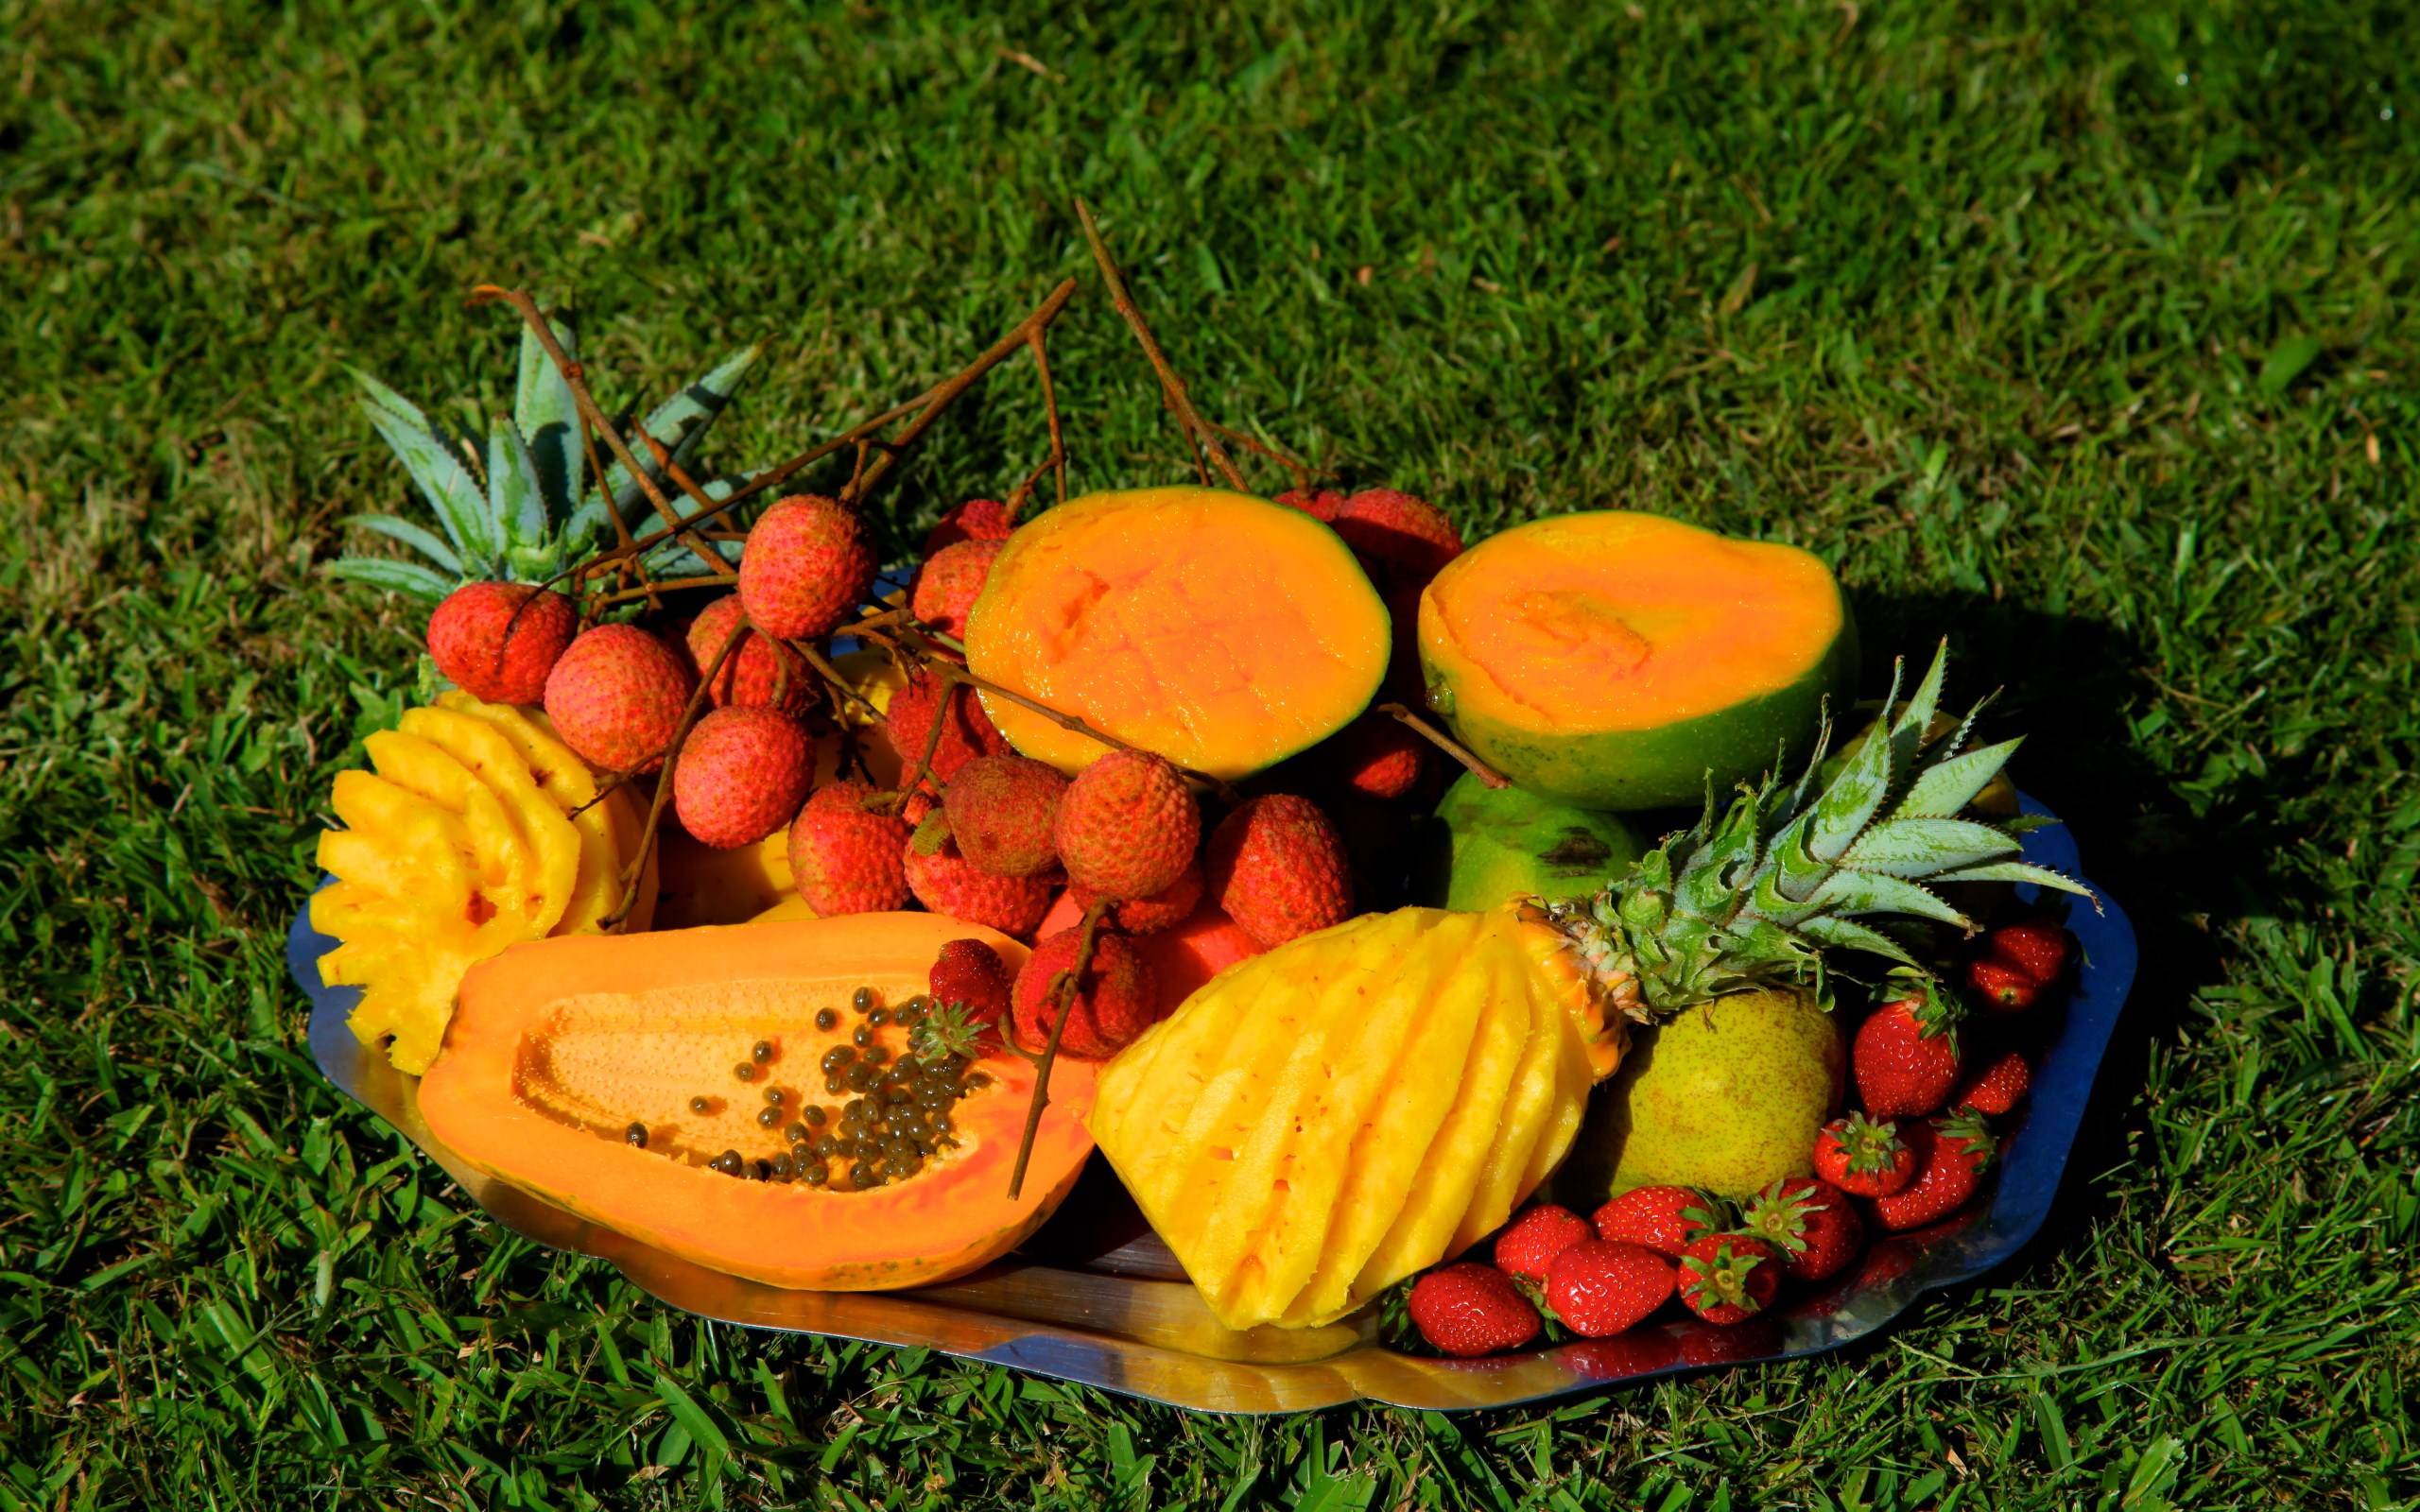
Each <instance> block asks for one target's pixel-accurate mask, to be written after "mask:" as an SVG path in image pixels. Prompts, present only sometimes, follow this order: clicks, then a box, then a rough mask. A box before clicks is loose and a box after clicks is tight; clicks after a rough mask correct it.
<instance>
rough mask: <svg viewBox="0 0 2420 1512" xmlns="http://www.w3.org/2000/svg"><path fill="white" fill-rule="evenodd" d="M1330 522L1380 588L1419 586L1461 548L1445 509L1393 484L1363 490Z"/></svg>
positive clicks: (1460, 538) (1435, 573) (1458, 552)
mask: <svg viewBox="0 0 2420 1512" xmlns="http://www.w3.org/2000/svg"><path fill="white" fill-rule="evenodd" d="M1332 523H1333V524H1335V526H1336V533H1337V534H1338V535H1340V536H1342V537H1343V538H1344V543H1345V544H1346V545H1348V546H1351V547H1352V548H1353V553H1354V555H1355V556H1357V557H1359V558H1361V563H1362V566H1363V567H1364V568H1365V569H1367V570H1368V572H1369V574H1370V576H1372V577H1373V578H1374V579H1376V580H1377V582H1378V586H1379V587H1381V588H1387V589H1392V588H1401V587H1409V588H1415V589H1416V588H1420V587H1423V586H1425V585H1426V583H1427V581H1428V580H1429V579H1430V578H1432V577H1434V576H1437V574H1438V572H1439V571H1440V570H1441V569H1443V567H1444V565H1445V564H1446V563H1447V562H1449V561H1452V560H1453V559H1454V558H1456V557H1459V556H1461V552H1462V533H1461V531H1460V530H1458V529H1456V528H1455V527H1454V522H1453V521H1451V520H1450V519H1447V518H1446V516H1445V511H1444V510H1443V509H1440V508H1438V507H1436V506H1435V505H1433V504H1430V503H1428V502H1427V501H1426V500H1425V499H1418V498H1414V497H1413V496H1412V495H1410V494H1409V493H1405V492H1402V491H1400V490H1395V489H1363V490H1361V491H1360V492H1358V493H1357V494H1355V495H1353V496H1352V497H1351V498H1349V499H1347V500H1345V501H1344V502H1343V503H1342V504H1341V505H1339V506H1338V507H1337V510H1336V519H1335V520H1334V521H1333V522H1332Z"/></svg>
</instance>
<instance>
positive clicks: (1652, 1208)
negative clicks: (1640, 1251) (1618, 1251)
mask: <svg viewBox="0 0 2420 1512" xmlns="http://www.w3.org/2000/svg"><path fill="white" fill-rule="evenodd" d="M1716 1206H1717V1204H1716V1203H1715V1200H1714V1199H1713V1198H1711V1197H1709V1196H1707V1195H1706V1194H1704V1193H1703V1192H1699V1191H1696V1190H1694V1189H1692V1188H1689V1187H1634V1188H1632V1189H1631V1190H1630V1191H1628V1192H1625V1193H1623V1194H1621V1195H1620V1196H1618V1197H1616V1198H1615V1199H1614V1200H1613V1201H1611V1202H1608V1203H1606V1204H1605V1205H1604V1206H1603V1207H1601V1208H1599V1209H1598V1210H1597V1216H1596V1218H1595V1220H1594V1221H1595V1223H1596V1225H1597V1237H1598V1238H1599V1239H1606V1240H1613V1241H1616V1242H1618V1243H1621V1244H1629V1245H1644V1246H1647V1247H1648V1248H1650V1249H1651V1250H1653V1251H1655V1252H1656V1253H1657V1254H1659V1255H1668V1256H1670V1257H1671V1258H1672V1259H1674V1260H1678V1259H1680V1258H1681V1255H1682V1253H1683V1252H1684V1251H1685V1250H1686V1249H1687V1248H1688V1247H1689V1241H1690V1240H1692V1239H1695V1238H1696V1237H1697V1236H1698V1235H1700V1234H1702V1233H1705V1232H1708V1231H1709V1230H1712V1229H1720V1228H1721V1227H1722V1225H1721V1223H1720V1221H1719V1219H1718V1215H1717V1213H1716V1211H1715V1210H1716Z"/></svg>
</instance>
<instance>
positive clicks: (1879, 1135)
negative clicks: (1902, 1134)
mask: <svg viewBox="0 0 2420 1512" xmlns="http://www.w3.org/2000/svg"><path fill="white" fill-rule="evenodd" d="M1835 1138H1836V1139H1837V1140H1838V1141H1839V1143H1840V1146H1841V1156H1842V1157H1843V1158H1844V1159H1845V1160H1847V1162H1848V1169H1849V1174H1850V1175H1852V1176H1883V1175H1887V1174H1889V1172H1890V1171H1891V1170H1892V1168H1893V1166H1894V1165H1896V1164H1897V1162H1898V1159H1899V1153H1900V1152H1901V1151H1902V1150H1905V1149H1906V1148H1907V1145H1906V1144H1905V1143H1902V1142H1901V1140H1900V1138H1899V1125H1896V1124H1893V1123H1891V1122H1890V1121H1888V1120H1884V1121H1883V1122H1881V1123H1876V1122H1875V1121H1874V1120H1873V1119H1870V1118H1868V1117H1866V1116H1865V1115H1864V1114H1863V1113H1851V1114H1849V1115H1848V1117H1847V1118H1845V1119H1843V1120H1842V1121H1841V1127H1840V1128H1839V1130H1838V1131H1837V1132H1836V1135H1835Z"/></svg>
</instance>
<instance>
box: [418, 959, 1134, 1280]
mask: <svg viewBox="0 0 2420 1512" xmlns="http://www.w3.org/2000/svg"><path fill="white" fill-rule="evenodd" d="M954 939H979V940H982V941H983V942H984V943H985V944H987V945H990V946H991V947H992V948H993V949H994V950H995V951H997V952H999V954H1000V957H1001V959H1002V960H1003V961H1004V962H1005V963H1006V964H1007V965H1008V967H1009V969H1010V970H1011V971H1015V970H1016V969H1017V968H1018V967H1019V966H1021V965H1022V964H1024V961H1025V958H1026V950H1025V947H1024V946H1022V945H1019V944H1018V943H1017V942H1016V941H1014V940H1012V939H1011V938H1009V937H1008V936H1005V935H1001V934H998V933H996V932H994V931H993V930H989V929H986V928H984V927H983V926H981V925H979V924H973V923H969V922H967V921H965V920H963V919H950V918H947V917H944V916H942V915H938V914H913V913H893V914H855V915H850V916H848V917H845V918H839V919H806V920H802V921H796V922H778V923H752V924H738V925H732V926H725V927H712V926H710V927H701V928H697V929H684V930H671V931H665V932H662V933H657V934H650V935H637V936H562V937H558V938H554V939H548V940H541V941H537V942H534V943H532V944H528V945H525V946H520V947H517V948H515V949H512V950H509V951H507V952H505V953H504V954H501V955H499V956H497V957H495V958H494V959H493V960H490V961H486V962H483V963H481V964H480V965H479V966H478V967H476V968H475V969H474V970H473V971H471V973H470V974H469V975H468V976H466V977H464V978H463V981H462V991H461V1001H460V1004H459V1005H458V1007H457V1009H456V1011H455V1015H454V1021H453V1023H452V1024H451V1026H450V1027H449V1028H448V1030H447V1033H446V1044H445V1053H444V1055H443V1056H442V1057H440V1058H439V1060H438V1062H437V1065H436V1066H435V1067H434V1068H433V1069H432V1070H431V1071H430V1072H429V1074H427V1076H426V1077H424V1078H423V1080H422V1082H421V1088H420V1108H421V1112H422V1114H423V1117H425V1118H426V1119H427V1121H428V1126H429V1128H430V1129H431V1130H432V1131H433V1132H434V1133H435V1134H436V1135H437V1137H438V1138H440V1139H441V1140H443V1141H444V1142H445V1143H447V1144H449V1145H451V1146H453V1148H454V1149H455V1150H456V1151H457V1152H458V1153H459V1154H460V1155H461V1156H462V1157H463V1158H464V1159H465V1160H468V1161H470V1163H471V1164H473V1165H474V1166H475V1167H477V1168H478V1169H479V1170H481V1171H484V1172H486V1173H488V1174H489V1175H491V1176H493V1177H496V1178H498V1179H499V1180H503V1181H507V1182H510V1184H512V1185H513V1186H516V1187H519V1188H522V1189H523V1190H525V1191H527V1192H529V1193H531V1194H535V1195H537V1196H540V1197H543V1198H544V1199H546V1200H547V1201H550V1202H553V1203H555V1204H557V1205H558V1206H561V1207H563V1208H566V1209H568V1210H570V1211H574V1212H577V1213H579V1214H580V1215H581V1216H583V1217H586V1218H590V1219H592V1220H594V1221H596V1222H597V1223H600V1224H602V1225H604V1226H605V1227H607V1228H609V1229H615V1230H616V1231H618V1232H621V1233H624V1234H628V1235H630V1236H631V1238H633V1239H637V1240H640V1241H642V1242H644V1243H647V1244H650V1245H653V1246H657V1247H658V1248H662V1249H666V1250H669V1251H670V1252H672V1253H673V1254H676V1255H680V1256H683V1258H685V1259H688V1260H692V1261H695V1262H697V1263H699V1264H701V1265H706V1266H710V1267H712V1268H713V1269H716V1270H718V1271H723V1272H727V1273H729V1274H731V1275H734V1276H742V1277H747V1278H749V1279H751V1280H759V1281H764V1282H767V1283H769V1284H771V1285H774V1286H787V1287H798V1288H804V1289H811V1290H819V1291H881V1290H889V1289H891V1288H894V1287H902V1286H913V1285H917V1284H919V1283H922V1282H926V1281H938V1280H947V1279H948V1278H950V1277H953V1276H958V1275H961V1274H963V1273H965V1272H967V1271H970V1270H973V1269H975V1268H976V1267H977V1266H979V1265H982V1264H983V1263H986V1262H988V1261H990V1260H993V1259H994V1258H996V1257H997V1256H999V1255H1001V1254H1004V1253H1006V1252H1007V1251H1008V1250H1009V1249H1011V1248H1012V1247H1013V1246H1015V1245H1016V1244H1017V1243H1018V1241H1020V1240H1022V1239H1023V1238H1024V1237H1025V1236H1026V1235H1027V1234H1029V1233H1030V1232H1031V1231H1032V1230H1033V1229H1035V1228H1036V1227H1038V1226H1039V1225H1040V1224H1041V1223H1042V1221H1043V1219H1045V1218H1046V1217H1047V1216H1048V1215H1049V1214H1050V1212H1051V1211H1052V1210H1053V1209H1055V1208H1056V1207H1057V1206H1058V1204H1059V1202H1060V1200H1061V1199H1062V1198H1063V1197H1064V1196H1065V1195H1066V1194H1067V1191H1068V1189H1069V1188H1070V1187H1072V1186H1074V1185H1075V1181H1076V1177H1077V1175H1078V1174H1079V1173H1080V1171H1081V1170H1082V1169H1083V1164H1084V1159H1085V1157H1086V1156H1087V1155H1088V1154H1089V1153H1090V1152H1091V1150H1092V1140H1091V1138H1090V1136H1089V1135H1087V1134H1086V1133H1085V1131H1084V1117H1085V1114H1086V1113H1087V1112H1088V1111H1089V1110H1090V1108H1091V1104H1092V1091H1093V1068H1092V1067H1091V1066H1089V1065H1087V1064H1085V1063H1083V1062H1080V1061H1073V1060H1064V1059H1063V1060H1061V1061H1060V1062H1059V1063H1058V1065H1057V1067H1056V1068H1055V1069H1054V1070H1053V1072H1052V1074H1051V1081H1050V1104H1049V1107H1048V1108H1047V1109H1046V1111H1045V1112H1044V1114H1043V1118H1042V1123H1041V1128H1040V1132H1039V1134H1038V1136H1037V1138H1036V1139H1035V1142H1034V1146H1033V1152H1032V1156H1031V1159H1030V1162H1029V1165H1028V1167H1027V1171H1026V1177H1025V1183H1024V1188H1023V1193H1022V1194H1021V1195H1020V1196H1018V1197H1016V1198H1014V1199H1011V1198H1010V1196H1009V1195H1008V1185H1009V1174H1010V1167H1011V1164H1012V1163H1013V1161H1014V1160H1015V1157H1016V1150H1017V1144H1018V1141H1019V1137H1020V1136H1021V1134H1022V1133H1023V1131H1024V1125H1025V1119H1026V1108H1027V1104H1028V1102H1029V1098H1030V1096H1031V1093H1032V1090H1033V1079H1034V1073H1033V1068H1032V1067H1031V1066H1030V1065H1029V1063H1028V1062H1026V1061H1025V1060H1023V1059H1021V1058H1019V1057H1015V1056H1013V1055H1010V1054H1006V1053H997V1052H995V1053H994V1054H993V1055H990V1056H987V1057H983V1058H980V1059H977V1060H976V1061H975V1062H974V1063H973V1064H972V1065H970V1066H966V1067H964V1068H960V1069H959V1074H957V1075H956V1076H955V1078H953V1077H952V1076H951V1075H950V1074H949V1073H948V1070H947V1069H946V1068H944V1069H943V1071H942V1075H941V1076H940V1078H939V1081H940V1083H942V1084H944V1085H949V1086H954V1087H955V1088H956V1089H957V1090H958V1091H959V1092H960V1093H961V1095H959V1097H958V1098H957V1099H956V1100H955V1101H954V1102H951V1103H949V1104H948V1105H947V1106H946V1108H945V1109H944V1110H943V1115H944V1118H945V1120H946V1121H945V1122H942V1121H940V1120H934V1119H932V1118H931V1117H930V1115H929V1114H927V1115H926V1117H925V1120H923V1121H922V1122H916V1121H914V1120H909V1121H908V1122H909V1123H914V1124H915V1126H916V1127H918V1128H921V1130H922V1132H921V1133H914V1132H908V1131H907V1125H903V1124H902V1123H900V1122H898V1121H896V1119H895V1118H894V1119H893V1121H892V1122H891V1123H890V1133H891V1134H894V1135H898V1136H899V1137H900V1138H901V1139H904V1140H906V1141H907V1142H908V1143H907V1144H906V1146H905V1147H904V1148H903V1147H901V1146H900V1145H898V1144H897V1143H890V1154H888V1155H885V1154H881V1153H874V1154H867V1153H866V1152H867V1151H868V1150H873V1149H875V1148H876V1146H875V1145H874V1144H873V1143H860V1144H858V1145H856V1147H855V1148H854V1149H853V1150H829V1151H827V1150H825V1149H824V1148H823V1146H822V1143H821V1142H822V1141H823V1140H824V1139H825V1138H827V1137H829V1138H832V1139H834V1140H835V1141H836V1143H837V1141H838V1130H839V1129H840V1128H841V1127H842V1126H843V1125H854V1124H856V1123H857V1122H858V1120H856V1119H853V1118H852V1117H851V1109H850V1107H849V1105H850V1104H851V1102H852V1101H853V1100H854V1101H857V1102H859V1103H861V1104H862V1103H864V1102H867V1101H869V1100H870V1101H871V1102H872V1103H873V1105H874V1106H876V1107H886V1108H904V1107H907V1106H909V1105H922V1102H923V1099H922V1096H921V1092H922V1090H923V1088H924V1085H925V1083H926V1082H928V1081H932V1080H934V1079H935V1078H933V1077H932V1076H931V1075H930V1073H931V1072H932V1071H933V1070H934V1067H932V1066H930V1065H921V1064H920V1069H919V1071H918V1072H917V1073H916V1074H910V1075H908V1076H906V1077H902V1078H898V1079H897V1080H896V1082H895V1085H900V1086H905V1087H908V1088H909V1089H910V1091H908V1092H907V1093H906V1094H904V1095H903V1096H902V1097H900V1098H897V1099H890V1100H889V1101H888V1102H886V1091H885V1087H886V1086H887V1085H891V1084H886V1083H882V1082H881V1080H880V1077H881V1075H882V1074H887V1072H888V1070H889V1069H895V1068H898V1067H899V1066H900V1065H901V1063H902V1060H903V1058H904V1057H909V1056H910V1055H911V1054H912V1052H911V1050H910V1048H909V1034H910V1030H909V1028H908V1026H907V1025H903V1024H901V1023H900V1022H897V1020H895V1019H891V1020H890V1022H886V1023H883V1024H881V1025H876V1024H874V1023H873V1021H872V1018H871V1013H870V1011H869V1010H870V1009H871V1008H872V1007H873V1006H885V1007H886V1018H889V1014H890V1012H892V1011H895V1010H896V1009H897V1008H898V1007H900V1006H903V1005H908V1003H909V1002H910V1000H912V999H915V998H917V997H918V996H919V995H921V994H922V993H923V992H924V991H925V980H926V973H927V972H928V971H929V969H930V967H931V965H932V962H933V959H934V957H935V955H936V954H938V953H939V952H940V950H941V947H942V945H943V944H944V943H946V942H948V941H950V940H954ZM860 988H866V989H870V997H869V999H868V1003H869V1009H859V1008H858V1007H856V995H857V992H858V990H859V989H860ZM827 1010H828V1012H829V1013H830V1019H829V1021H828V1026H826V1027H819V1026H818V1021H819V1018H820V1017H821V1015H823V1014H824V1013H825V1012H826V1011H827ZM911 1016H912V1015H911ZM860 1029H864V1030H866V1031H868V1038H869V1039H870V1040H872V1041H873V1044H871V1045H868V1046H864V1047H860V1046H858V1045H856V1043H855V1042H854V1036H855V1034H856V1031H858V1030H860ZM875 1046H880V1047H881V1048H882V1051H883V1057H882V1059H881V1061H880V1062H879V1063H877V1064H876V1065H874V1066H871V1067H869V1066H868V1065H867V1062H869V1061H871V1060H873V1058H874V1047H875ZM827 1057H829V1061H830V1063H831V1064H836V1065H842V1067H843V1070H842V1073H841V1075H842V1076H843V1077H844V1078H845V1076H847V1075H848V1074H851V1073H852V1068H860V1067H862V1068H866V1069H867V1070H868V1071H870V1072H873V1073H875V1075H874V1076H873V1078H872V1079H873V1080H874V1081H875V1083H876V1085H874V1086H872V1087H864V1088H858V1087H852V1086H850V1085H849V1084H848V1083H847V1082H846V1081H845V1079H844V1080H843V1085H842V1087H841V1089H840V1091H838V1092H834V1091H829V1090H828V1088H829V1085H830V1083H829V1080H828V1078H830V1077H832V1075H833V1073H831V1072H830V1071H828V1070H827V1069H826V1065H827ZM776 1093H778V1094H779V1096H780V1100H779V1101H778V1102H776V1101H775V1100H774V1094H776ZM809 1109H816V1110H817V1111H813V1112H811V1111H809ZM868 1138H869V1139H872V1138H873V1136H872V1135H869V1136H868ZM918 1141H922V1143H921V1144H920V1143H917V1142H918ZM802 1151H804V1152H805V1154H806V1155H807V1157H808V1160H807V1161H804V1162H803V1161H800V1160H798V1159H797V1157H798V1156H799V1154H800V1153H801V1152H802ZM885 1160H888V1161H890V1165H889V1166H887V1167H884V1166H881V1165H880V1164H879V1163H878V1162H882V1161H885ZM810 1166H812V1167H813V1168H814V1169H810ZM861 1168H862V1177H863V1181H862V1184H860V1180H859V1179H857V1177H858V1175H859V1173H860V1169H861Z"/></svg>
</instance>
